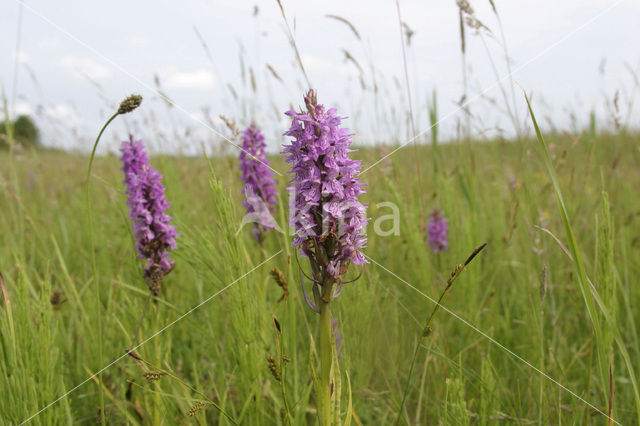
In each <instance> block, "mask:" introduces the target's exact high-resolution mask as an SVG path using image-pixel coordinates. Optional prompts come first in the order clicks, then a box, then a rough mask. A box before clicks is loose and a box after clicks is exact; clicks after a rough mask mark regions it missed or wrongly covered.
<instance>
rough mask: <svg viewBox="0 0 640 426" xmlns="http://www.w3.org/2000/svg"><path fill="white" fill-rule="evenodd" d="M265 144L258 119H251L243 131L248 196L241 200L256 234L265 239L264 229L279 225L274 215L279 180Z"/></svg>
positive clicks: (242, 154)
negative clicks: (275, 177)
mask: <svg viewBox="0 0 640 426" xmlns="http://www.w3.org/2000/svg"><path fill="white" fill-rule="evenodd" d="M265 148H266V144H265V142H264V136H263V135H262V133H261V132H260V129H258V128H257V127H256V125H255V123H251V126H249V128H247V129H246V130H245V131H244V132H242V151H241V152H240V170H241V171H242V177H241V179H242V181H243V182H244V188H243V191H242V192H243V194H244V196H245V199H244V201H243V203H242V204H243V206H244V207H245V208H246V209H247V217H248V218H250V221H252V222H253V223H254V224H255V226H254V228H253V234H254V235H255V237H256V239H257V240H258V241H261V240H262V235H263V234H264V232H266V231H269V230H271V229H273V228H274V227H276V226H277V224H276V223H275V220H274V219H273V217H272V214H273V212H274V210H275V206H276V190H275V187H276V181H275V179H274V176H273V171H271V169H270V168H269V160H267V154H266V151H265Z"/></svg>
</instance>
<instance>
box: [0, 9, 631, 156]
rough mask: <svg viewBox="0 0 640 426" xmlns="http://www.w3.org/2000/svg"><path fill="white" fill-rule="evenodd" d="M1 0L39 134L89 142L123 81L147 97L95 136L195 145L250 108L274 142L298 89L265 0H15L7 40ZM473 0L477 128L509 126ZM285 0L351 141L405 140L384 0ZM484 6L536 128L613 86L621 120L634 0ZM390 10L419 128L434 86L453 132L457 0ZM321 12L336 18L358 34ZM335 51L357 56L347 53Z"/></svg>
mask: <svg viewBox="0 0 640 426" xmlns="http://www.w3.org/2000/svg"><path fill="white" fill-rule="evenodd" d="M1 1H2V7H1V13H0V28H2V30H0V31H2V36H1V37H0V52H1V53H2V54H0V85H1V86H2V88H3V89H4V92H5V93H6V95H7V97H8V98H9V100H10V103H11V104H13V107H14V108H15V112H16V113H17V114H21V113H26V114H31V115H32V116H34V117H35V119H36V120H37V122H38V124H39V125H40V127H41V128H42V133H43V134H42V140H43V142H44V143H45V144H47V145H50V146H56V147H65V148H71V149H85V150H86V149H88V146H89V144H90V142H89V141H90V139H91V137H92V136H93V135H95V134H96V133H97V130H98V129H99V126H100V124H101V121H102V120H104V119H105V118H106V117H108V115H110V113H111V112H112V111H113V110H114V108H115V107H116V105H117V104H118V103H119V101H120V100H121V99H122V98H123V97H124V96H125V95H127V94H129V93H131V92H137V93H140V94H142V95H143V96H144V98H145V102H144V104H143V108H142V109H141V110H140V111H138V112H136V113H135V114H131V116H130V117H127V118H126V119H125V120H120V121H119V122H118V123H117V125H116V126H114V128H113V130H112V131H110V132H109V134H108V135H107V136H106V138H105V143H104V145H103V146H102V150H114V149H116V148H117V146H118V144H119V143H118V141H119V140H120V139H122V138H124V137H125V136H126V134H127V132H129V131H131V132H134V133H136V135H140V136H142V137H145V138H146V139H147V140H149V141H150V143H151V144H153V146H154V147H156V148H159V149H163V150H167V151H185V152H191V153H195V152H198V150H199V149H200V148H201V147H202V146H207V147H211V145H212V144H214V143H216V141H219V137H218V136H216V134H215V132H218V133H223V134H225V135H228V134H229V132H228V131H226V129H225V128H224V126H223V125H222V124H221V121H220V120H219V119H218V115H219V114H224V115H226V116H228V117H229V118H231V119H235V120H236V121H237V122H238V124H239V126H245V125H247V124H248V123H249V121H250V120H252V119H253V120H256V122H257V123H258V124H259V125H261V126H262V127H264V129H265V132H266V134H267V136H268V141H269V146H270V148H271V150H272V151H275V150H277V149H278V148H277V147H278V146H279V145H280V144H281V143H283V142H284V138H283V137H282V136H281V135H282V133H283V132H284V131H285V129H286V127H287V124H288V121H287V120H286V118H285V117H284V116H283V114H282V113H283V112H284V111H286V110H287V109H289V108H290V107H296V108H297V107H298V106H299V105H301V104H302V100H301V95H302V92H303V90H304V89H305V88H306V86H307V85H306V83H305V82H304V78H303V76H302V73H301V72H300V70H299V68H298V66H297V64H296V62H295V55H294V53H293V50H292V49H291V47H290V45H289V41H288V39H287V33H286V27H285V25H284V21H283V19H282V16H281V14H280V9H279V7H278V5H277V2H276V1H275V0H274V1H259V2H256V1H242V0H209V1H207V0H193V1H191V0H183V1H179V2H177V1H167V0H153V1H148V0H138V1H119V0H114V1H110V2H95V1H85V2H76V1H69V0H57V1H55V2H52V1H43V0H26V1H25V3H24V7H23V10H22V21H21V22H22V28H21V37H20V39H19V40H17V34H18V22H19V21H20V20H19V14H20V2H19V1H18V0H1ZM470 4H471V6H472V7H473V8H474V10H475V16H476V17H477V18H478V19H479V20H480V21H481V22H482V23H483V24H485V25H486V26H487V27H488V30H483V31H481V34H480V35H477V34H474V33H473V31H471V30H467V46H466V47H467V49H466V50H467V59H466V60H467V62H466V63H467V74H468V76H467V81H468V84H467V87H468V89H467V99H468V100H470V101H471V102H470V104H469V106H468V108H469V111H470V113H471V114H472V116H473V119H472V120H471V126H472V129H471V130H472V133H473V135H475V136H478V137H488V136H493V135H496V134H503V135H506V136H510V135H513V132H514V124H513V122H512V120H511V119H510V118H509V114H507V112H506V111H507V108H506V106H505V105H506V103H505V98H504V96H503V93H502V91H501V89H500V86H501V85H502V87H503V88H504V91H505V94H506V99H507V100H508V102H509V103H510V105H509V108H512V109H513V98H512V94H511V86H510V81H509V78H504V79H503V80H502V82H501V84H495V82H496V80H497V79H499V78H503V77H505V76H506V75H507V71H508V69H507V67H506V61H505V54H504V49H503V44H502V32H501V27H500V25H499V23H498V20H497V19H496V16H495V14H494V13H493V11H492V9H491V5H490V2H489V0H481V1H480V0H470ZM283 5H284V8H285V13H286V15H287V18H288V20H289V23H290V24H291V27H292V31H293V33H294V37H295V40H296V43H297V46H298V48H299V51H300V55H301V57H302V61H303V64H304V66H305V68H306V70H307V73H308V75H309V79H310V81H311V84H312V86H313V87H314V88H316V89H317V90H318V93H319V100H320V101H321V102H323V103H325V104H327V105H331V106H337V107H339V111H340V113H341V114H342V115H344V116H348V117H349V118H348V120H347V121H346V122H345V123H346V124H347V125H348V126H349V127H350V128H352V129H353V130H354V131H355V132H356V136H355V139H356V142H358V143H362V144H365V143H373V142H380V141H383V140H384V141H389V142H396V143H402V142H404V141H405V140H406V139H407V137H408V135H409V132H410V130H409V126H408V121H407V117H408V110H409V109H408V105H409V103H408V99H407V96H406V86H405V84H406V82H405V78H404V71H403V60H402V50H401V38H400V29H399V24H398V15H397V10H396V4H395V1H392V0H385V1H370V0H340V1H333V0H324V1H291V0H283ZM495 5H496V7H497V11H498V13H499V15H500V19H501V22H502V30H503V31H504V37H505V39H506V46H507V49H508V52H509V55H510V57H511V70H512V71H513V73H514V79H515V80H516V81H517V82H518V83H519V84H520V85H522V87H524V88H525V89H526V90H527V92H529V93H531V94H533V97H534V102H535V106H536V108H537V109H538V111H539V113H540V115H541V116H544V117H545V119H544V120H543V123H544V127H545V129H546V130H550V129H551V126H555V127H556V128H557V130H563V129H572V127H573V126H574V125H578V126H586V125H587V123H588V118H589V112H590V111H591V110H595V111H596V112H597V115H598V124H599V126H603V127H604V126H611V125H612V123H613V116H614V115H615V107H614V106H613V105H614V98H615V97H616V93H618V95H617V104H618V112H617V115H618V118H619V120H620V121H621V122H624V121H625V120H626V118H627V114H628V113H629V105H630V102H631V101H632V100H633V98H632V96H633V95H634V94H635V92H636V90H635V89H636V87H635V81H634V78H633V75H632V72H638V71H640V51H639V50H638V48H637V41H638V40H640V0H623V1H615V0H610V1H606V0H561V1H557V0H555V1H554V0H538V1H535V2H533V1H531V2H529V1H520V0H510V1H506V0H495ZM400 12H401V15H402V21H403V22H404V23H406V25H407V27H408V28H410V29H411V31H413V35H412V36H411V38H410V43H409V45H408V46H407V50H406V55H407V65H408V75H409V86H410V90H411V97H412V99H411V101H412V104H413V111H414V117H415V122H416V132H422V131H424V130H428V127H429V121H428V112H427V105H428V103H429V102H430V100H431V96H432V95H431V94H432V92H433V91H434V90H435V91H436V93H437V98H438V113H439V117H440V118H441V119H442V122H441V123H440V133H441V134H442V135H443V137H447V138H452V137H455V136H456V132H457V129H458V124H459V123H460V122H465V116H464V114H463V113H462V112H461V111H456V110H457V109H458V107H457V104H456V103H457V102H458V101H459V100H460V98H461V96H462V95H463V73H462V69H463V67H462V59H461V53H460V32H459V25H458V9H457V6H456V2H455V1H454V0H446V1H444V0H439V1H435V0H427V1H424V0H421V1H413V0H412V1H409V0H400ZM326 15H337V16H340V17H342V18H345V19H347V20H348V21H349V22H350V23H352V24H353V26H354V28H355V30H356V31H357V33H358V35H359V37H360V39H358V37H357V36H356V35H355V34H354V32H353V31H352V30H351V29H350V28H349V26H347V25H346V24H345V23H343V22H340V21H338V20H336V19H331V18H328V17H326ZM196 29H197V31H196ZM198 33H199V34H200V36H201V37H202V41H204V43H206V46H207V47H206V48H205V47H204V46H203V44H202V42H201V40H200V38H199V36H198ZM405 34H406V33H405ZM17 41H18V42H19V50H18V51H16V42H17ZM405 41H406V38H405ZM345 50H346V51H347V52H349V54H350V55H351V56H352V57H353V58H354V59H355V62H357V63H358V65H356V64H355V63H354V61H347V60H345V57H346V55H345ZM16 60H17V61H18V72H17V85H15V82H14V65H15V62H16ZM492 62H493V65H492ZM267 64H268V65H270V66H271V67H272V68H273V69H274V70H275V72H276V73H277V74H278V76H279V77H280V78H281V81H279V80H277V79H276V78H275V77H274V76H273V74H272V73H271V71H270V70H269V69H268V68H267ZM358 66H359V67H360V69H359V68H358ZM494 66H495V69H494ZM251 75H253V80H254V82H255V91H254V89H253V88H252V84H251V80H252V78H251ZM158 83H159V86H158ZM374 83H375V85H376V86H377V89H378V90H377V92H375V91H374V90H373V87H374ZM14 87H16V89H17V90H16V93H17V96H16V100H15V102H11V99H12V98H13V96H12V93H13V90H14ZM158 89H160V91H162V92H163V93H165V94H166V95H167V96H168V97H169V98H170V99H171V100H172V101H173V103H174V105H173V106H172V107H170V106H168V105H167V103H166V102H164V101H163V100H162V99H161V97H160V96H159V95H158V93H157V90H158ZM515 102H516V105H517V111H516V112H515V113H514V112H512V114H511V116H517V117H518V119H519V122H520V123H524V122H525V120H526V115H525V110H524V106H523V99H522V95H521V90H520V88H518V87H517V86H516V89H515ZM637 116H638V114H637V112H636V111H635V110H633V109H632V110H631V112H630V124H631V125H637ZM212 129H213V130H212ZM214 130H215V132H214ZM428 135H429V133H428V132H427V133H425V134H424V136H423V137H422V140H424V141H426V140H428Z"/></svg>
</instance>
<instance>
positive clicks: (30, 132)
mask: <svg viewBox="0 0 640 426" xmlns="http://www.w3.org/2000/svg"><path fill="white" fill-rule="evenodd" d="M8 124H9V126H11V128H12V129H13V140H14V141H15V143H16V144H19V145H21V146H22V147H23V148H31V147H37V146H39V145H40V132H39V131H38V128H37V127H36V125H35V123H34V122H33V120H31V118H29V116H26V115H19V116H18V118H16V119H15V120H14V121H12V122H9V123H8ZM7 130H8V129H7V123H6V122H5V121H2V122H0V149H8V148H9V133H10V132H8V131H7Z"/></svg>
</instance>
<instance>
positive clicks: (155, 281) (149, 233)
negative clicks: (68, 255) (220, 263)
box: [121, 136, 178, 295]
mask: <svg viewBox="0 0 640 426" xmlns="http://www.w3.org/2000/svg"><path fill="white" fill-rule="evenodd" d="M121 151H122V158H121V160H122V163H123V167H122V170H123V171H124V181H123V183H124V184H125V186H126V194H127V196H128V197H129V199H128V200H127V206H129V208H130V214H129V219H130V220H132V221H133V233H134V236H135V238H136V244H135V248H136V250H137V252H138V257H139V258H142V259H146V260H147V262H146V264H145V267H144V278H145V281H146V282H147V285H148V286H149V289H150V290H151V291H152V292H153V294H154V295H158V294H159V293H160V286H161V284H162V280H163V278H164V277H165V276H166V275H167V274H168V273H170V272H171V271H172V270H173V268H174V266H175V261H173V260H171V259H170V258H169V250H170V249H175V248H177V244H176V240H175V239H176V238H177V237H178V234H177V232H176V228H175V226H173V225H171V224H170V222H171V220H172V218H171V216H169V215H167V214H166V213H165V211H166V210H167V209H168V208H169V206H170V203H169V202H168V201H167V199H166V197H165V195H164V190H165V187H164V186H163V185H162V183H161V179H162V175H161V174H160V173H158V171H157V170H156V169H154V168H153V167H151V166H150V165H149V157H148V156H147V153H146V152H145V149H144V144H143V143H142V140H138V141H134V139H133V136H130V139H129V140H128V141H124V142H123V143H122V147H121Z"/></svg>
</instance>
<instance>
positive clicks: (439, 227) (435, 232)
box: [427, 209, 449, 253]
mask: <svg viewBox="0 0 640 426" xmlns="http://www.w3.org/2000/svg"><path fill="white" fill-rule="evenodd" d="M443 215H444V212H443V211H442V210H438V209H433V211H432V212H431V213H430V214H429V219H428V220H427V233H428V234H429V245H430V246H431V250H432V251H433V252H434V253H438V252H440V251H446V250H447V249H448V248H449V242H448V241H447V234H448V230H449V225H448V221H447V218H446V217H444V216H443Z"/></svg>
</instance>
